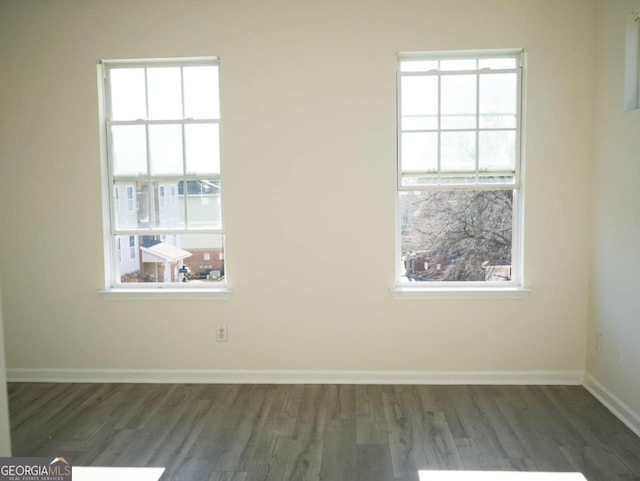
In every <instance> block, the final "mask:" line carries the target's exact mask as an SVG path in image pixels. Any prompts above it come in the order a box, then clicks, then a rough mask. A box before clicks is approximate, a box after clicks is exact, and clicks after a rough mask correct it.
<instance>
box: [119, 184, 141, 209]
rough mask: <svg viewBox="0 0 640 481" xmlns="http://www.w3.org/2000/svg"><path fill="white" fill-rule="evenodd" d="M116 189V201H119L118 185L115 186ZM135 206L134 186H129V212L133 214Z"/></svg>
mask: <svg viewBox="0 0 640 481" xmlns="http://www.w3.org/2000/svg"><path fill="white" fill-rule="evenodd" d="M115 189H116V200H118V192H119V190H118V186H117V185H116V186H115ZM135 205H136V204H135V200H134V198H133V186H131V185H128V186H127V210H128V211H129V212H133V211H134V209H135Z"/></svg>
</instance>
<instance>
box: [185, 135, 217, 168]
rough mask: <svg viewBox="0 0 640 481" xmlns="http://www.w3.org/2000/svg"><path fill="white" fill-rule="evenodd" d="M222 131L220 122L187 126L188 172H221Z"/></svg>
mask: <svg viewBox="0 0 640 481" xmlns="http://www.w3.org/2000/svg"><path fill="white" fill-rule="evenodd" d="M219 137H220V133H219V127H218V124H191V125H186V126H185V149H186V154H187V174H219V173H220V138H219Z"/></svg>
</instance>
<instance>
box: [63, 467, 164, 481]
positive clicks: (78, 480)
mask: <svg viewBox="0 0 640 481" xmlns="http://www.w3.org/2000/svg"><path fill="white" fill-rule="evenodd" d="M162 473H164V468H107V467H101V466H88V467H84V466H73V468H72V473H71V475H72V477H73V481H116V480H117V481H158V480H159V479H160V476H162Z"/></svg>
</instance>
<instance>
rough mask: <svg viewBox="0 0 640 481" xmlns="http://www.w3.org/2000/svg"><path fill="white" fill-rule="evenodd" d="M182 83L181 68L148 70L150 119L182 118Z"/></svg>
mask: <svg viewBox="0 0 640 481" xmlns="http://www.w3.org/2000/svg"><path fill="white" fill-rule="evenodd" d="M181 85H182V82H181V80H180V68H179V67H161V68H157V67H156V68H150V69H147V86H148V89H149V118H150V119H152V120H163V119H164V120H167V119H181V118H182V87H181Z"/></svg>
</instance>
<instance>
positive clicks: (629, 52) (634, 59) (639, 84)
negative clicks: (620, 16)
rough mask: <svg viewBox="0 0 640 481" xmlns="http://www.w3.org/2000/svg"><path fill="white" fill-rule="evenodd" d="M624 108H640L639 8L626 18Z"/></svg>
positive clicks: (631, 109)
mask: <svg viewBox="0 0 640 481" xmlns="http://www.w3.org/2000/svg"><path fill="white" fill-rule="evenodd" d="M624 67H625V71H624V110H625V112H631V111H634V110H638V109H640V9H638V10H636V11H634V12H631V13H630V14H628V15H627V18H626V32H625V62H624Z"/></svg>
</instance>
